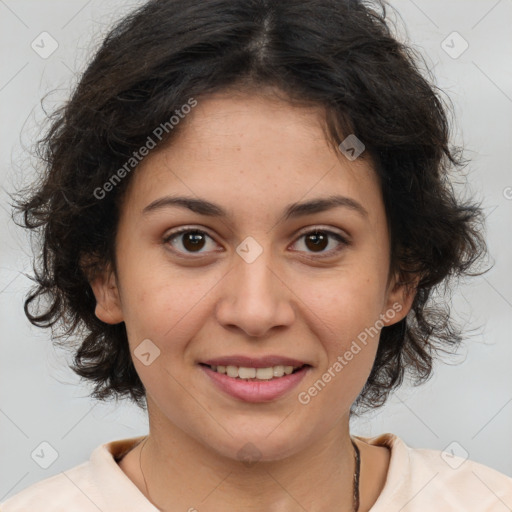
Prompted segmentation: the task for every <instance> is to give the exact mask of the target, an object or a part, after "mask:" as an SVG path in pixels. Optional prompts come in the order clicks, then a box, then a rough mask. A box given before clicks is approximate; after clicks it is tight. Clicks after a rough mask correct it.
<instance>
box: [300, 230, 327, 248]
mask: <svg viewBox="0 0 512 512" xmlns="http://www.w3.org/2000/svg"><path fill="white" fill-rule="evenodd" d="M305 236H306V246H307V248H308V249H311V250H312V251H314V252H316V251H323V250H325V248H326V247H327V245H328V243H329V237H328V236H326V235H325V234H324V233H322V232H321V231H314V232H312V233H309V234H308V235H305Z"/></svg>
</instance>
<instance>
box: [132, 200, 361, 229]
mask: <svg viewBox="0 0 512 512" xmlns="http://www.w3.org/2000/svg"><path fill="white" fill-rule="evenodd" d="M170 207H179V208H186V209H188V210H190V211H192V212H194V213H198V214H199V215H206V216H208V217H220V218H227V217H229V215H228V213H227V211H226V210H224V209H223V208H222V207H221V206H219V205H217V204H215V203H211V202H210V201H206V200H205V199H197V198H195V197H186V196H165V197H161V198H159V199H156V200H155V201H153V202H151V203H150V204H148V205H147V206H146V207H145V208H144V209H143V210H142V213H143V214H147V213H150V212H154V211H156V210H160V209H162V208H170ZM336 207H344V208H348V209H349V210H352V211H354V212H356V213H359V214H360V215H361V216H363V217H368V211H367V210H366V209H365V208H364V206H363V205H362V204H361V203H359V202H357V201H356V200H355V199H352V198H350V197H345V196H339V195H335V196H329V197H322V198H318V199H312V200H310V201H305V202H302V203H291V204H289V205H288V206H286V208H285V209H284V211H283V213H282V215H281V218H280V219H279V222H283V221H285V220H288V219H295V218H298V217H303V216H305V215H312V214H314V213H320V212H324V211H327V210H331V209H332V208H336Z"/></svg>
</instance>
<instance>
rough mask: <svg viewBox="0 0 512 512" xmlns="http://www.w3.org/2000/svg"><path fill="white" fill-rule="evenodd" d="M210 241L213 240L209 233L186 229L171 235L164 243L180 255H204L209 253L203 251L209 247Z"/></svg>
mask: <svg viewBox="0 0 512 512" xmlns="http://www.w3.org/2000/svg"><path fill="white" fill-rule="evenodd" d="M208 239H210V240H213V239H212V237H211V236H210V235H208V233H205V232H204V231H201V230H200V229H190V228H184V229H181V230H179V231H175V232H174V233H171V234H170V235H169V236H167V237H166V238H165V239H164V243H167V244H170V245H171V246H172V247H173V250H175V251H176V252H178V253H185V254H187V253H197V254H203V253H206V252H208V251H202V249H204V248H205V247H206V246H207V245H208V244H207V242H208ZM213 245H215V244H213Z"/></svg>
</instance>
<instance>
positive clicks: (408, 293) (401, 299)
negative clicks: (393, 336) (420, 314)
mask: <svg viewBox="0 0 512 512" xmlns="http://www.w3.org/2000/svg"><path fill="white" fill-rule="evenodd" d="M418 282H419V279H414V280H413V282H409V283H408V284H406V283H401V282H397V280H395V281H394V283H393V284H392V285H391V286H392V289H391V290H390V292H389V293H388V299H387V302H386V308H385V310H384V311H383V312H382V316H381V318H382V319H383V321H384V325H386V326H390V325H393V324H396V323H397V322H400V320H403V319H404V318H405V317H406V316H407V314H408V313H409V311H410V310H411V307H412V304H413V302H414V298H415V297H416V292H417V286H418Z"/></svg>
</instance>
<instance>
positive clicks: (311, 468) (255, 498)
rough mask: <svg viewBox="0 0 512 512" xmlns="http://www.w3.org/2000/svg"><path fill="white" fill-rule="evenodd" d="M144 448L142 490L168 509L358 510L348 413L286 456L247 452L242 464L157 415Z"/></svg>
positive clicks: (152, 422) (155, 502)
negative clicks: (274, 457)
mask: <svg viewBox="0 0 512 512" xmlns="http://www.w3.org/2000/svg"><path fill="white" fill-rule="evenodd" d="M140 447H141V448H142V452H139V455H142V456H141V459H140V461H141V465H142V471H141V477H142V480H143V481H144V480H145V485H144V488H143V489H141V490H142V491H143V492H144V493H145V494H146V497H147V498H148V499H149V500H150V501H151V502H152V503H153V504H154V505H155V506H157V507H158V508H160V509H161V510H164V511H170V510H180V509H182V510H194V509H196V510H208V511H209V512H221V511H225V510H226V508H228V507H229V508H231V509H233V510H241V509H243V510H247V511H253V510H254V511H256V510H258V511H259V510H261V509H264V510H268V511H271V512H299V511H301V512H302V511H304V510H308V511H309V512H317V511H324V510H343V511H347V512H349V511H350V512H352V511H353V494H354V487H353V483H354V471H355V457H354V447H353V445H352V441H351V438H350V433H349V428H348V418H347V419H346V421H343V422H342V421H340V422H338V423H337V424H336V426H335V428H333V429H332V430H331V431H330V432H328V433H327V434H326V435H325V436H324V437H323V438H322V439H320V440H318V441H317V442H316V443H315V444H313V445H310V444H308V445H307V446H306V447H304V448H303V449H302V450H298V451H294V452H291V453H290V455H289V456H287V457H285V458H281V459H279V460H258V455H257V453H255V452H251V450H247V453H248V454H249V457H247V458H246V459H244V461H240V460H237V459H233V458H230V457H226V456H223V455H222V454H219V453H218V452H216V451H214V450H212V449H211V448H209V447H207V446H205V445H203V444H200V443H198V442H197V441H196V440H195V439H194V438H192V437H191V436H189V435H187V434H186V433H185V432H183V430H181V429H179V428H178V427H176V426H175V425H173V424H171V423H170V422H163V421H160V420H159V419H158V418H154V417H152V415H151V413H150V434H149V436H148V438H147V439H146V440H145V441H144V442H143V443H142V444H141V446H140ZM251 457H252V460H251ZM146 486H147V490H146V488H145V487H146ZM319 497H321V500H319Z"/></svg>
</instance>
